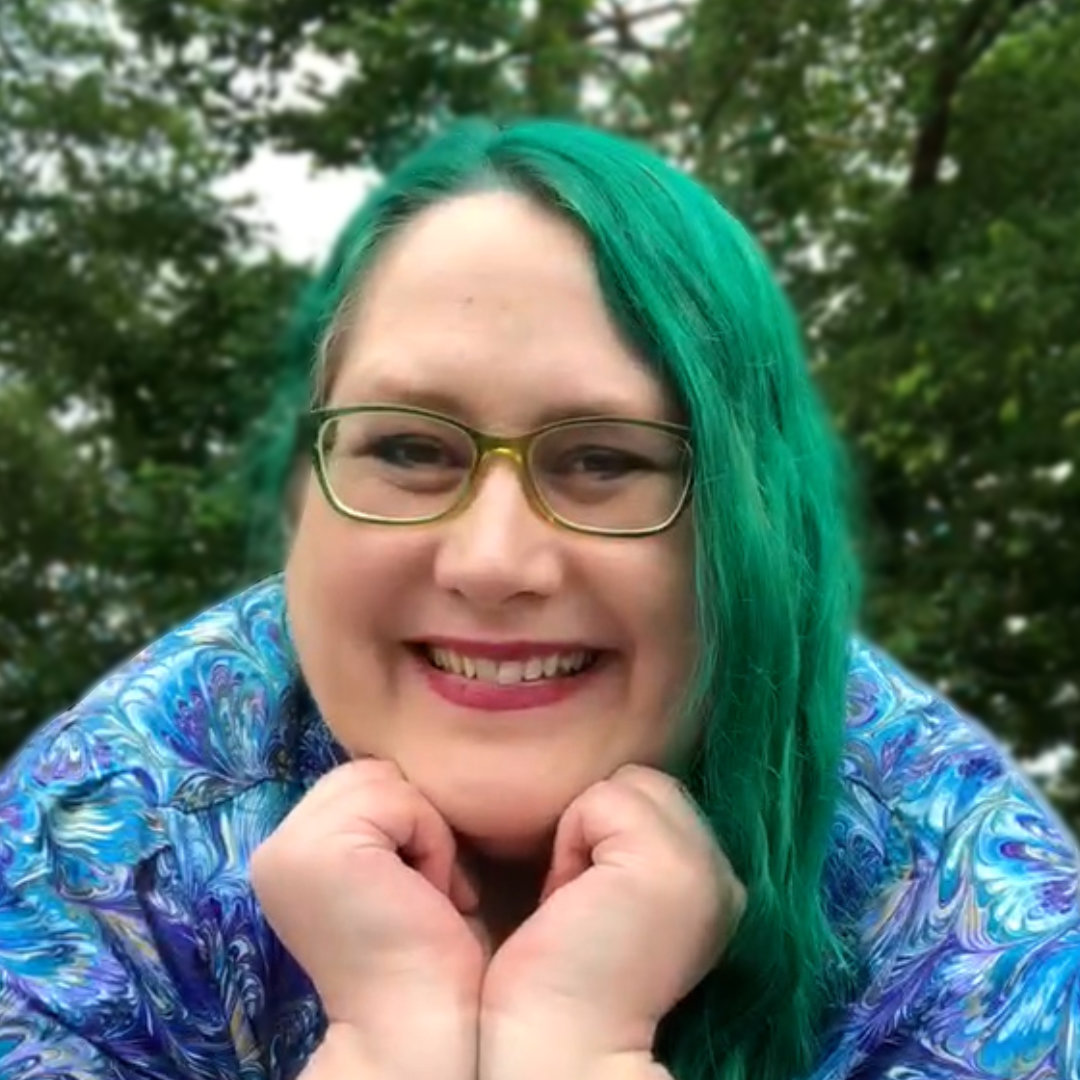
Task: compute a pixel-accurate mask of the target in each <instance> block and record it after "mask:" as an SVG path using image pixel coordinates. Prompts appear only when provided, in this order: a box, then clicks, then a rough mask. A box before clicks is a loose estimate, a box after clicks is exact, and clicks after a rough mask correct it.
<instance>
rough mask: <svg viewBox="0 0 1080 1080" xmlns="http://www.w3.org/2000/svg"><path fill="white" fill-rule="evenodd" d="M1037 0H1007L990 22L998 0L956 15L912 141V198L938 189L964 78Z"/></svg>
mask: <svg viewBox="0 0 1080 1080" xmlns="http://www.w3.org/2000/svg"><path fill="white" fill-rule="evenodd" d="M1039 2H1040V0H1009V3H1008V5H1007V6H1006V9H1005V11H1004V13H1003V14H1002V15H1001V16H1000V17H999V18H997V19H993V18H992V16H993V15H994V13H995V11H996V10H997V9H998V8H999V7H1000V3H999V0H973V2H972V3H970V4H969V5H968V6H967V7H966V8H964V10H963V11H962V12H961V14H960V18H959V19H958V20H957V22H956V25H955V27H954V29H953V32H952V34H950V35H949V39H948V40H947V42H946V43H945V45H944V46H943V48H942V49H941V50H940V53H939V61H938V67H937V71H936V72H935V74H934V79H933V83H932V86H931V91H930V103H929V105H928V107H927V109H926V110H925V112H924V113H923V116H922V120H921V121H920V123H919V130H918V134H917V136H916V139H915V147H914V152H913V153H912V157H911V169H910V172H909V175H908V185H907V186H908V191H909V192H910V193H911V194H912V195H917V194H919V193H920V192H923V191H926V190H928V189H930V188H932V187H934V186H935V185H936V184H937V181H938V177H939V175H940V172H941V164H942V161H943V160H944V158H945V149H946V146H947V144H948V138H949V125H950V123H951V120H952V109H953V104H954V102H955V99H956V94H957V92H958V91H959V89H960V84H961V82H962V81H963V78H964V76H965V75H966V74H967V73H968V72H969V71H970V70H971V69H972V68H973V67H974V66H975V64H976V63H977V62H978V60H979V59H980V57H982V56H983V54H985V53H986V51H987V50H988V49H989V48H990V47H991V46H992V45H993V44H994V42H995V41H996V40H997V39H998V38H999V37H1000V36H1001V34H1002V33H1003V32H1004V30H1005V29H1006V27H1007V26H1008V24H1009V22H1010V20H1011V19H1012V17H1013V16H1014V15H1015V14H1016V13H1017V12H1018V11H1020V10H1021V9H1022V8H1025V7H1030V6H1031V5H1032V4H1035V3H1039Z"/></svg>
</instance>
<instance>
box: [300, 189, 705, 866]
mask: <svg viewBox="0 0 1080 1080" xmlns="http://www.w3.org/2000/svg"><path fill="white" fill-rule="evenodd" d="M343 349H344V352H343V355H342V359H341V363H340V367H339V369H338V371H337V372H336V374H335V377H334V380H333V384H332V388H331V392H330V396H329V400H328V402H327V404H328V405H331V406H341V405H351V404H360V403H372V402H378V403H402V404H410V405H422V406H426V407H428V408H433V409H435V410H436V411H438V412H440V413H443V414H447V415H451V416H453V417H455V418H456V419H458V420H461V421H462V422H464V423H466V424H469V425H471V426H472V427H475V428H478V429H480V430H482V431H487V432H492V433H498V434H506V435H514V434H522V433H525V432H528V431H531V430H533V429H535V428H537V427H539V426H541V425H542V424H543V423H545V422H547V421H548V420H550V419H551V418H552V417H559V416H573V415H578V416H584V415H597V414H603V415H612V416H621V417H630V418H638V419H654V420H674V419H677V417H676V416H675V415H674V413H673V408H672V403H671V402H670V401H669V400H668V398H667V396H666V395H665V392H664V389H663V387H662V385H661V384H660V382H659V381H658V380H657V379H656V378H655V377H654V376H653V375H652V374H651V373H650V371H649V370H648V369H647V368H646V367H645V366H644V364H643V363H642V362H641V361H640V360H639V359H638V357H637V356H635V354H634V353H633V352H632V351H631V350H630V349H629V348H628V347H627V345H626V344H624V342H623V341H622V340H621V339H620V336H619V334H618V332H617V331H616V328H615V326H614V324H613V322H612V320H611V317H610V316H609V314H608V312H607V310H606V308H605V306H604V303H603V299H602V297H601V293H600V289H599V285H598V282H597V279H596V274H595V270H594V268H593V265H592V262H591V259H590V256H589V252H588V249H587V246H586V244H585V242H584V241H583V240H582V238H581V237H580V236H579V235H578V234H577V232H576V231H575V230H574V229H573V228H572V226H570V225H569V224H567V223H566V222H564V221H563V220H562V219H560V218H558V217H556V216H554V215H552V214H551V213H550V212H549V211H547V210H545V209H543V208H541V207H539V206H538V205H536V204H534V203H533V202H532V201H530V200H528V199H526V198H525V197H524V196H520V195H515V194H510V193H483V194H476V195H468V196H463V197H459V198H457V199H454V200H451V201H448V202H445V203H442V204H439V205H437V206H435V207H433V208H430V209H428V210H426V211H424V212H423V213H422V214H420V215H418V216H417V217H416V218H414V219H413V220H412V221H411V222H410V223H409V224H408V225H406V226H405V227H404V228H403V229H402V230H401V231H400V232H398V233H397V234H396V235H395V237H394V238H393V239H392V240H390V241H389V242H388V244H387V245H386V246H385V247H384V249H383V251H382V252H381V254H380V256H379V258H378V260H377V262H376V264H375V265H374V267H372V269H371V271H370V272H369V273H368V275H366V277H365V279H364V282H363V286H362V293H361V296H360V297H359V299H358V303H357V304H356V305H355V309H354V314H353V316H352V320H351V324H350V328H349V331H348V333H347V335H346V337H345V340H344V346H343ZM286 589H287V599H288V609H289V616H290V620H291V625H292V632H293V635H294V639H295V643H296V648H297V652H298V655H299V659H300V663H301V667H302V670H303V672H304V675H305V678H306V679H307V681H308V685H309V687H310V690H311V693H312V695H313V697H314V699H315V701H316V703H317V704H318V706H319V707H320V709H321V711H322V713H323V715H324V717H325V719H326V722H327V723H328V724H329V726H330V728H331V729H332V731H333V733H334V735H335V736H336V738H337V739H338V741H339V742H340V743H341V744H342V745H343V746H344V747H345V748H346V749H347V750H348V751H349V752H350V753H352V754H354V755H374V756H377V757H382V758H388V759H392V760H393V761H395V762H396V763H397V764H398V765H399V767H400V768H401V769H402V771H403V772H404V773H405V775H406V776H407V777H408V778H409V779H410V780H411V782H412V783H413V784H415V785H416V786H417V787H418V788H419V789H420V790H421V791H422V792H423V793H424V794H425V795H426V796H427V797H428V798H429V799H430V800H431V801H432V802H433V803H434V805H435V807H436V808H437V809H438V810H439V811H440V812H441V813H442V815H443V816H444V818H445V819H446V820H447V822H448V823H449V824H450V825H451V826H452V827H453V828H454V829H455V830H456V831H457V832H458V834H459V835H461V836H462V837H464V838H466V839H467V840H468V841H470V842H471V843H473V844H474V845H475V846H477V847H478V848H479V849H480V850H482V851H484V852H486V853H487V854H490V855H493V856H496V857H499V856H503V857H511V856H522V857H524V856H528V855H530V854H532V853H534V852H536V851H538V850H539V849H540V846H541V845H543V844H544V843H545V842H546V841H547V840H549V839H550V835H551V832H552V830H553V828H554V826H555V824H556V823H557V821H558V818H559V816H560V814H561V813H562V811H563V810H564V809H565V808H566V806H567V805H568V804H569V802H570V801H571V800H572V799H574V798H575V797H576V796H577V795H579V794H580V793H581V792H582V791H584V790H585V789H586V788H587V787H589V786H590V785H591V784H593V783H595V782H596V781H598V780H601V779H603V778H605V777H607V776H609V775H610V774H611V773H612V772H614V771H615V770H616V769H617V768H618V767H619V766H620V765H623V764H626V763H629V762H636V763H642V764H651V765H661V766H662V765H663V764H664V763H665V762H667V761H669V760H670V759H671V755H672V754H673V753H675V752H676V744H677V742H679V741H680V740H681V738H682V734H681V733H679V732H677V731H676V725H677V721H678V718H677V710H678V706H679V704H680V701H681V696H682V694H683V693H684V691H685V688H686V683H687V679H688V677H689V673H690V668H691V666H692V662H693V650H694V635H693V593H692V544H691V524H690V512H689V511H686V512H684V513H683V515H682V517H681V518H680V519H679V520H678V522H677V523H676V524H675V525H674V526H673V527H672V528H670V529H669V530H667V531H666V532H663V533H660V534H658V535H654V536H646V537H635V538H612V537H603V536H590V535H583V534H579V533H574V532H571V531H569V530H567V529H564V528H561V527H559V526H557V525H553V524H551V523H550V522H548V521H545V520H544V519H543V518H541V517H540V516H539V515H538V514H537V513H536V511H535V510H534V509H533V508H532V507H531V506H530V504H529V502H528V501H527V498H526V496H525V493H524V489H523V487H522V484H521V481H520V479H519V476H518V473H517V471H516V469H515V467H514V466H513V464H512V463H510V462H509V461H506V460H504V459H502V458H495V459H493V460H492V461H491V462H490V463H489V465H488V467H487V468H486V469H485V470H484V471H483V472H482V473H481V475H480V479H479V483H478V485H477V489H476V492H475V495H474V497H473V499H472V501H471V502H470V503H469V504H468V506H467V507H466V508H465V509H464V510H463V511H462V512H461V513H459V514H457V515H455V516H454V517H452V518H450V519H448V520H443V521H439V522H435V523H433V524H428V525H413V526H392V525H377V524H369V523H361V522H357V521H353V520H350V519H348V518H345V517H343V516H341V515H340V514H338V513H337V512H335V511H334V510H333V509H332V508H331V506H330V505H329V503H328V502H327V501H326V499H325V498H324V496H323V494H322V492H321V490H320V488H319V486H318V485H317V484H315V483H309V484H307V487H306V491H305V494H304V496H303V498H302V503H301V510H300V517H299V521H298V523H297V528H296V533H295V537H294V542H293V547H292V550H291V552H290V557H289V561H288V564H287V568H286ZM432 643H438V644H439V648H440V649H443V650H449V652H451V653H454V654H456V658H457V662H458V666H459V667H462V668H463V669H464V670H465V671H466V672H467V671H468V665H467V664H466V663H465V661H466V660H467V661H468V663H469V664H471V665H472V667H473V670H474V671H475V672H476V676H475V677H473V678H470V677H469V676H468V674H466V673H463V674H460V675H456V674H453V672H452V671H451V672H449V673H448V672H445V671H439V670H437V669H436V668H435V666H434V665H433V662H432V653H431V651H430V649H431V645H432ZM569 654H578V655H577V657H576V658H574V659H575V661H576V662H580V661H581V660H582V655H581V654H585V661H586V664H587V667H586V669H585V670H584V671H581V672H580V673H576V674H564V673H560V671H557V672H556V673H555V674H554V675H553V676H551V677H547V676H546V674H545V677H543V678H540V679H535V680H532V681H529V682H525V683H518V684H516V685H513V686H505V687H503V688H500V686H499V684H498V681H497V679H498V673H497V672H496V671H495V665H496V664H498V663H500V662H502V663H507V662H516V663H517V664H518V665H520V666H521V667H522V668H523V669H524V668H527V667H528V664H529V659H530V658H533V659H534V660H541V659H544V660H548V664H547V667H546V668H545V673H546V671H547V670H548V669H550V668H551V666H552V663H551V661H550V659H549V658H550V657H554V656H561V657H567V656H568V655H569ZM440 656H441V660H442V662H443V663H444V664H447V663H451V666H452V661H451V660H450V658H449V657H448V655H447V652H446V651H444V652H442V653H441V654H440ZM565 666H566V665H563V667H565ZM535 667H536V665H535V663H534V664H533V668H534V672H533V673H534V674H535ZM493 673H494V674H495V675H496V679H495V680H493V679H492V675H493ZM502 675H503V677H504V679H505V678H506V677H508V676H507V674H506V671H505V669H504V670H503V671H502Z"/></svg>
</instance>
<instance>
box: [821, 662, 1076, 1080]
mask: <svg viewBox="0 0 1080 1080" xmlns="http://www.w3.org/2000/svg"><path fill="white" fill-rule="evenodd" d="M847 724H848V734H847V743H846V748H845V754H844V761H843V794H842V798H841V803H840V808H839V811H838V813H837V817H836V822H835V828H834V844H833V849H832V852H831V855H830V860H829V870H828V873H827V876H826V885H827V891H830V892H831V898H832V901H833V908H834V910H835V911H836V912H837V916H838V918H840V919H841V920H842V921H843V922H844V925H845V931H846V932H847V933H848V935H849V938H850V940H851V941H852V943H853V944H854V948H855V952H856V955H857V958H858V960H859V961H860V962H861V965H862V975H861V978H860V985H861V993H860V996H859V1000H858V1001H857V1002H856V1003H855V1004H854V1006H853V1008H852V1009H851V1011H850V1012H849V1014H848V1016H847V1020H846V1025H845V1029H846V1030H845V1032H844V1035H843V1037H842V1038H841V1046H842V1047H843V1046H844V1045H845V1044H846V1047H847V1052H848V1053H849V1054H854V1053H855V1052H856V1051H855V1047H856V1046H858V1047H859V1048H860V1049H859V1051H858V1053H859V1054H865V1053H867V1051H868V1047H873V1048H874V1049H873V1051H872V1054H871V1057H872V1061H873V1063H874V1067H875V1068H876V1069H877V1070H878V1071H877V1072H875V1073H873V1074H874V1075H882V1076H886V1075H893V1074H892V1073H891V1072H889V1071H888V1070H889V1069H890V1068H893V1067H895V1068H896V1069H899V1070H901V1071H899V1072H897V1073H896V1075H909V1073H907V1072H903V1071H902V1070H903V1069H905V1068H907V1069H909V1070H910V1069H912V1068H916V1069H917V1070H921V1071H918V1072H917V1075H919V1076H923V1075H925V1076H927V1077H938V1076H941V1077H945V1076H949V1077H953V1076H956V1077H987V1078H990V1077H993V1078H998V1077H1000V1078H1003V1080H1004V1078H1012V1077H1014V1076H1017V1075H1020V1074H1021V1073H1022V1074H1023V1075H1028V1070H1029V1069H1030V1068H1031V1067H1032V1065H1033V1063H1038V1062H1042V1063H1043V1064H1044V1065H1045V1066H1046V1067H1047V1068H1049V1069H1051V1070H1053V1069H1059V1068H1060V1069H1062V1070H1063V1069H1064V1067H1065V1062H1066V1055H1067V1054H1068V1053H1071V1051H1069V1050H1068V1049H1067V1048H1068V1046H1069V1045H1070V1043H1071V1041H1072V1040H1075V1039H1077V1038H1080V1013H1078V1009H1080V1006H1078V1005H1077V1000H1076V995H1075V984H1076V983H1077V980H1078V978H1080V904H1078V897H1077V884H1078V873H1080V857H1078V854H1077V848H1076V845H1075V842H1074V841H1073V839H1072V837H1071V836H1070V834H1069V831H1068V829H1067V828H1066V827H1065V826H1064V824H1063V823H1062V822H1061V821H1060V820H1059V818H1058V817H1057V815H1056V814H1055V812H1054V811H1053V810H1052V809H1051V808H1050V806H1049V805H1048V804H1047V803H1046V801H1045V800H1044V798H1043V797H1042V796H1041V795H1040V793H1039V792H1038V791H1037V790H1036V789H1035V788H1034V786H1033V785H1032V784H1031V783H1030V781H1029V780H1028V779H1027V777H1026V776H1025V775H1024V774H1023V772H1022V770H1021V769H1020V768H1019V767H1018V765H1017V764H1016V763H1015V762H1014V761H1013V760H1012V759H1011V757H1010V756H1009V754H1008V752H1007V751H1006V750H1005V748H1004V747H1002V746H1001V745H1000V744H999V742H998V741H997V740H996V739H995V738H994V737H993V736H992V735H991V734H990V733H989V732H988V731H987V730H986V729H985V728H984V727H983V726H982V725H981V724H979V723H978V722H977V721H975V720H973V719H971V718H970V717H967V716H965V715H964V714H963V713H961V712H960V711H959V710H958V709H957V708H956V707H955V706H954V705H953V704H951V703H950V702H949V701H947V700H946V699H945V698H943V697H942V696H941V695H939V694H937V693H935V692H934V691H933V690H932V689H930V688H929V687H927V686H925V685H924V684H922V683H921V682H920V681H919V680H917V679H915V678H913V677H912V676H911V675H910V674H908V673H907V672H905V671H904V670H903V669H902V668H901V667H900V666H899V665H898V664H897V663H895V661H893V660H892V659H891V658H889V657H888V656H886V655H884V654H883V653H881V652H879V651H877V650H875V649H873V648H872V647H870V646H868V645H865V644H862V643H860V644H858V645H857V646H856V647H855V648H854V650H853V653H852V664H851V674H850V679H849V687H848V716H847ZM1018 1011H1021V1012H1023V1014H1024V1015H1025V1016H1027V1017H1028V1020H1029V1021H1030V1023H1028V1022H1025V1023H1023V1024H1017V1023H1015V1022H1014V1021H1015V1017H1016V1016H1017V1015H1019V1013H1018ZM1010 1018H1012V1019H1010ZM829 1075H837V1076H840V1075H847V1074H846V1073H844V1072H836V1073H830V1074H829ZM860 1075H862V1074H861V1073H860ZM1032 1075H1035V1074H1034V1073H1033V1074H1032ZM1038 1075H1043V1074H1042V1073H1038ZM1045 1075H1048V1076H1049V1075H1058V1073H1057V1072H1055V1071H1051V1072H1046V1073H1045Z"/></svg>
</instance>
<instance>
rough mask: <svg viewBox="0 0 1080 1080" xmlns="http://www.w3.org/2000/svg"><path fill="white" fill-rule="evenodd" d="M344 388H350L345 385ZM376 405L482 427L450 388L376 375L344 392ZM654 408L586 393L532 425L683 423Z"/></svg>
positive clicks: (549, 409)
mask: <svg viewBox="0 0 1080 1080" xmlns="http://www.w3.org/2000/svg"><path fill="white" fill-rule="evenodd" d="M346 389H349V387H348V386H346ZM361 401H362V402H363V403H365V404H379V405H410V406H413V407H414V408H418V409H427V410H429V411H430V412H436V413H442V414H443V415H445V416H450V417H453V418H454V419H457V420H461V421H463V422H464V423H466V424H468V425H469V426H470V427H481V426H482V418H481V417H478V416H477V415H476V414H475V413H474V412H473V411H472V410H471V409H470V408H469V406H468V403H467V402H465V401H464V400H462V399H461V398H459V397H457V396H456V395H455V394H454V393H453V392H451V391H446V390H439V389H436V388H435V387H423V386H417V385H415V384H413V383H406V382H401V381H398V380H396V379H386V378H382V379H378V380H376V382H375V383H374V384H373V385H372V386H371V387H370V389H369V390H368V392H367V393H366V394H364V395H363V397H362V398H360V397H359V396H358V395H356V394H354V393H350V394H349V395H348V396H347V399H346V402H345V403H346V404H352V403H354V402H355V403H357V404H359V403H361ZM655 411H656V410H654V409H651V408H645V409H642V408H640V407H637V408H635V407H632V405H631V403H630V402H628V401H627V400H626V399H625V398H618V397H604V396H594V395H586V396H583V397H580V398H575V399H574V400H573V401H555V402H550V403H548V404H547V405H545V406H544V407H542V408H541V409H540V410H539V411H538V412H537V413H536V414H535V415H534V416H533V417H532V425H533V426H534V427H544V426H545V425H547V424H554V423H557V422H558V421H560V420H577V419H580V418H582V417H588V416H603V417H612V418H619V419H624V420H659V421H662V422H666V423H676V424H677V423H682V422H683V421H682V419H681V417H679V416H677V415H674V410H672V409H671V408H670V407H668V408H664V409H663V410H662V415H660V416H656V415H653V414H654V413H655Z"/></svg>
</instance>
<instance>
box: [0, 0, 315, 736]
mask: <svg viewBox="0 0 1080 1080" xmlns="http://www.w3.org/2000/svg"><path fill="white" fill-rule="evenodd" d="M107 14H108V8H107V6H105V5H99V4H93V3H89V2H87V3H78V4H75V3H72V4H55V3H45V2H43V0H18V2H16V3H14V4H5V5H4V6H3V8H2V9H0V53H2V55H3V57H4V63H3V64H2V65H0V499H2V500H3V506H4V512H3V516H2V519H0V717H3V724H2V726H0V754H2V753H3V752H5V751H9V750H10V749H11V748H13V746H14V745H16V744H17V743H18V742H19V741H20V740H21V738H22V736H23V735H24V733H25V732H26V731H27V730H28V729H29V728H30V727H31V726H32V725H34V724H36V723H39V722H40V721H41V720H42V719H43V718H44V717H45V716H47V715H49V714H50V713H52V712H54V711H56V710H58V709H60V708H63V707H65V706H66V705H68V704H69V703H70V702H72V701H73V700H74V699H75V698H77V697H78V696H79V695H81V693H82V692H84V691H85V689H86V687H87V685H88V684H89V683H90V682H92V681H93V680H94V679H95V678H97V677H99V676H100V675H101V674H103V673H104V671H106V670H107V669H108V667H109V666H111V665H112V664H114V663H116V662H117V661H118V660H120V659H121V658H123V657H124V656H125V655H127V654H129V653H130V652H132V651H133V650H134V649H135V648H137V647H138V646H139V645H141V644H142V643H143V642H145V641H146V640H147V639H148V638H150V637H152V636H154V635H155V634H156V633H158V632H160V630H161V629H163V628H164V627H165V626H167V625H168V624H169V623H170V622H172V621H175V620H176V619H177V618H179V617H181V616H186V615H188V614H190V613H192V612H193V611H195V610H197V609H198V608H199V607H200V606H201V605H202V604H204V603H205V602H206V601H207V599H208V598H209V597H212V596H214V595H215V594H218V593H221V592H223V591H225V590H226V589H228V588H230V587H232V586H233V585H235V584H236V583H237V582H238V581H239V580H240V579H241V574H242V561H243V544H244V539H245V521H246V514H245V510H244V507H243V503H242V501H241V499H240V497H239V495H238V493H237V492H236V491H235V490H234V489H230V486H229V477H230V475H231V473H232V471H233V469H234V464H235V461H234V459H235V449H234V448H235V446H236V444H237V442H238V439H239V437H240V436H241V434H242V433H243V432H244V431H245V430H246V427H247V425H248V424H249V423H250V422H251V419H252V417H253V415H254V410H255V408H256V402H257V401H259V400H260V399H261V397H262V394H263V393H264V389H263V387H262V386H261V385H260V381H261V379H262V378H264V377H265V376H264V373H265V372H266V371H267V369H268V368H269V367H270V361H269V357H270V356H271V354H272V348H273V342H274V340H275V337H276V333H277V329H278V327H279V325H280V322H281V319H282V315H283V313H284V312H285V311H286V310H287V306H288V297H289V296H290V294H291V292H292V290H293V289H294V288H295V285H296V281H297V276H296V272H295V271H293V270H291V269H290V268H288V267H286V266H285V265H283V264H282V263H281V262H280V261H279V260H277V259H275V258H266V259H257V258H253V257H252V256H251V254H250V246H251V240H252V238H251V237H250V236H249V235H247V234H246V233H245V231H244V229H243V227H242V226H241V225H240V224H239V222H238V220H237V218H236V216H235V214H234V213H233V212H232V210H231V209H230V208H228V207H226V206H224V205H222V204H221V203H219V202H218V201H216V200H215V199H214V198H213V197H212V195H211V194H210V190H211V186H210V185H211V182H212V180H213V179H214V178H215V177H216V176H217V175H219V174H220V173H221V171H222V169H223V168H224V167H225V163H226V162H227V160H228V159H227V157H226V156H225V155H224V154H223V153H222V152H220V151H219V150H217V149H215V147H214V145H213V143H212V142H211V141H210V140H209V139H207V138H206V137H205V135H204V133H203V132H202V131H201V130H200V124H199V119H198V116H197V115H196V114H194V113H190V112H185V110H184V109H183V108H182V107H181V106H180V104H179V103H178V102H177V101H176V100H175V95H173V94H171V93H170V91H169V88H168V87H167V86H165V85H163V84H161V82H160V80H158V79H157V77H156V75H155V73H154V72H153V70H152V68H151V67H150V66H149V65H147V64H146V63H145V62H144V61H143V60H142V59H141V58H140V56H139V54H138V52H137V51H135V50H133V49H132V48H131V42H130V41H129V40H125V38H124V34H123V28H122V27H118V26H116V25H115V24H112V23H110V22H109V20H108V18H107ZM211 554H212V556H213V557H208V556H209V555H211Z"/></svg>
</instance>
